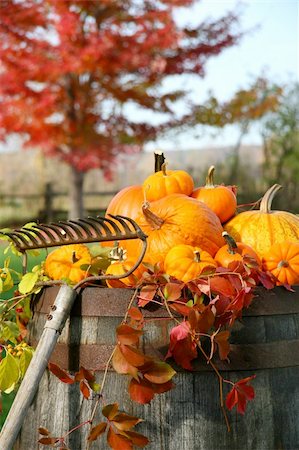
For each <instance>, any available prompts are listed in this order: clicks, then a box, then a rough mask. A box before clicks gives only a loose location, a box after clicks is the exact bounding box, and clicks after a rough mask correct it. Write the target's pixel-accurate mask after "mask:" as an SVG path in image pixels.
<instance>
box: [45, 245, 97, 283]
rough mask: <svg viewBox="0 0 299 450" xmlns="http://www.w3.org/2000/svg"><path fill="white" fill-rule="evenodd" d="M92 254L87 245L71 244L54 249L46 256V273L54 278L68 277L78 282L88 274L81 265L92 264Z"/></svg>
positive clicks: (73, 281)
mask: <svg viewBox="0 0 299 450" xmlns="http://www.w3.org/2000/svg"><path fill="white" fill-rule="evenodd" d="M91 261H92V256H91V254H90V252H89V249H88V247H87V246H86V245H83V244H71V245H63V246H62V247H59V248H57V249H56V250H53V251H52V252H51V253H49V255H48V256H47V258H46V261H45V273H46V275H48V277H50V278H52V279H53V280H63V279H68V280H70V281H71V282H72V283H78V282H79V281H81V280H83V279H84V278H86V277H87V276H88V273H87V270H86V269H81V266H88V265H90V264H91Z"/></svg>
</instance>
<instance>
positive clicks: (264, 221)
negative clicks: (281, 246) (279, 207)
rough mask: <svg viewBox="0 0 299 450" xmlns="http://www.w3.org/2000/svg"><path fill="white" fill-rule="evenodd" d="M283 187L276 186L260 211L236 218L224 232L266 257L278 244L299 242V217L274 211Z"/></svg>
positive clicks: (246, 213) (265, 196)
mask: <svg viewBox="0 0 299 450" xmlns="http://www.w3.org/2000/svg"><path fill="white" fill-rule="evenodd" d="M280 188H281V186H280V185H278V184H274V185H273V186H272V187H271V188H270V189H269V190H268V191H267V192H266V193H265V195H264V197H263V199H262V201H261V205H260V209H259V210H251V211H245V212H242V213H240V214H238V215H237V216H235V217H233V218H232V219H231V220H230V221H229V222H227V223H226V224H225V226H224V229H225V230H226V231H227V232H228V233H229V234H230V235H231V236H232V237H233V238H234V239H235V240H236V241H238V242H243V243H245V244H247V245H250V246H251V247H252V248H253V249H254V250H255V251H256V253H257V254H258V255H259V256H260V257H262V256H263V255H264V253H266V252H268V250H269V249H270V247H271V246H272V245H273V244H274V243H276V242H277V243H282V242H285V241H298V240H299V217H298V216H296V215H295V214H292V213H290V212H287V211H272V210H271V204H272V200H273V198H274V196H275V194H276V193H277V191H278V190H279V189H280Z"/></svg>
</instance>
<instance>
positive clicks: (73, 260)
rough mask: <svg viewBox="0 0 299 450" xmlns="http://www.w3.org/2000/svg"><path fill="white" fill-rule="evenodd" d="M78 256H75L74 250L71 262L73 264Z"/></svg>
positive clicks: (77, 259)
mask: <svg viewBox="0 0 299 450" xmlns="http://www.w3.org/2000/svg"><path fill="white" fill-rule="evenodd" d="M79 259H80V258H77V256H76V252H73V253H72V264H75V263H76V262H77V261H79Z"/></svg>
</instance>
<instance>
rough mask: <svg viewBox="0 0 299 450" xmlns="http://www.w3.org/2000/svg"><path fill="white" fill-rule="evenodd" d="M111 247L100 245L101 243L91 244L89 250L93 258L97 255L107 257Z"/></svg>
mask: <svg viewBox="0 0 299 450" xmlns="http://www.w3.org/2000/svg"><path fill="white" fill-rule="evenodd" d="M112 249H113V247H101V245H93V246H92V247H90V249H89V251H90V253H91V255H92V257H93V258H96V257H98V256H100V257H102V258H109V256H110V252H111V250H112Z"/></svg>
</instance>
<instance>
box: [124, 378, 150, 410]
mask: <svg viewBox="0 0 299 450" xmlns="http://www.w3.org/2000/svg"><path fill="white" fill-rule="evenodd" d="M129 394H130V397H131V399H132V400H133V401H134V402H137V403H141V404H142V405H144V404H146V403H150V401H151V400H152V399H153V398H154V395H155V393H154V389H153V386H152V383H150V382H149V381H147V380H144V379H141V380H135V379H134V378H133V379H132V380H131V381H130V384H129Z"/></svg>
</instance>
